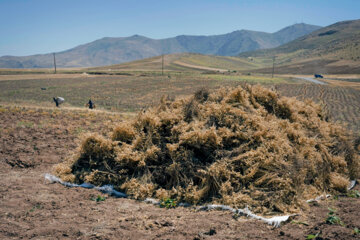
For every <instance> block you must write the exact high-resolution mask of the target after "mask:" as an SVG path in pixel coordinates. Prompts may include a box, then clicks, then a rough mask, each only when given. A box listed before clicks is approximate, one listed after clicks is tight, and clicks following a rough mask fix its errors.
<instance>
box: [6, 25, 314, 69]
mask: <svg viewBox="0 0 360 240" xmlns="http://www.w3.org/2000/svg"><path fill="white" fill-rule="evenodd" d="M320 28H321V27H320V26H315V25H309V24H304V23H301V24H294V25H291V26H289V27H286V28H283V29H281V30H280V31H277V32H275V33H266V32H259V31H250V30H239V31H234V32H231V33H227V34H222V35H212V36H190V35H180V36H176V37H173V38H166V39H151V38H147V37H144V36H140V35H134V36H131V37H119V38H110V37H105V38H102V39H99V40H96V41H93V42H90V43H87V44H84V45H80V46H77V47H74V48H72V49H69V50H66V51H63V52H58V53H56V63H57V66H58V67H92V66H105V65H112V64H119V63H123V62H130V61H134V60H139V59H144V58H148V57H153V56H159V55H162V54H171V53H184V52H191V53H200V54H210V55H219V56H236V55H238V54H240V53H243V52H247V51H254V50H258V49H268V48H274V47H277V46H280V45H283V44H285V43H288V42H290V41H292V40H294V39H297V38H299V37H302V36H304V35H307V34H309V33H311V32H313V31H316V30H318V29H320ZM50 67H53V54H52V53H49V54H38V55H31V56H24V57H16V56H3V57H0V68H50Z"/></svg>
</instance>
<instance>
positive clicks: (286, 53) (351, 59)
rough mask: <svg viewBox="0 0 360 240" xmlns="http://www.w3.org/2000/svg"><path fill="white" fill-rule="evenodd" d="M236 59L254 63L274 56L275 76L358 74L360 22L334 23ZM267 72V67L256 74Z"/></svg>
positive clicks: (359, 69)
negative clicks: (277, 73)
mask: <svg viewBox="0 0 360 240" xmlns="http://www.w3.org/2000/svg"><path fill="white" fill-rule="evenodd" d="M238 56H239V57H243V58H249V57H250V58H254V60H265V59H270V58H273V57H274V56H276V64H277V65H278V67H277V71H278V72H279V73H302V74H313V73H316V72H318V73H360V19H358V20H348V21H341V22H337V23H334V24H332V25H329V26H327V27H324V28H321V29H318V30H316V31H314V32H312V33H310V34H308V35H305V36H302V37H300V38H297V39H295V40H293V41H290V42H288V43H286V44H284V45H281V46H278V47H276V48H272V49H262V50H256V51H252V52H244V53H240V54H239V55H238ZM271 71H272V68H271V66H269V67H268V68H264V69H262V70H261V69H260V70H259V72H264V73H269V72H271Z"/></svg>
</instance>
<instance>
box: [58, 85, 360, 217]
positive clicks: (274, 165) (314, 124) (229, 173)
mask: <svg viewBox="0 0 360 240" xmlns="http://www.w3.org/2000/svg"><path fill="white" fill-rule="evenodd" d="M327 119H328V118H327V116H326V114H324V112H323V111H322V109H321V107H320V106H319V105H317V104H315V103H313V102H312V101H310V100H308V101H306V102H301V101H298V100H296V99H295V98H286V97H279V96H278V94H277V93H275V92H273V91H271V90H268V89H265V88H263V87H261V86H258V85H257V86H249V85H244V86H243V87H237V88H234V89H221V90H218V91H217V92H214V93H211V94H210V93H208V92H207V91H206V90H200V91H198V92H196V93H195V95H194V96H193V97H191V98H187V99H180V100H176V101H173V100H170V99H168V98H165V97H164V98H162V101H161V104H160V105H159V106H157V107H154V108H151V109H148V110H147V111H144V112H141V113H139V115H138V117H137V118H136V119H134V120H132V121H129V122H124V123H121V124H120V125H119V126H118V127H116V128H115V129H114V131H113V134H112V139H105V138H103V137H101V136H99V135H96V134H94V135H90V136H88V137H87V138H85V139H84V140H83V142H82V144H81V146H79V149H78V151H77V152H76V153H75V154H74V156H71V157H69V158H68V159H67V160H66V161H64V162H63V163H61V164H58V165H57V166H56V167H55V169H54V171H55V173H56V174H57V175H58V176H60V177H61V178H62V179H63V180H66V181H71V182H77V183H81V182H90V183H93V184H96V185H104V184H113V185H114V186H115V187H116V188H117V189H119V190H121V191H124V192H126V193H127V194H128V195H130V196H131V197H133V198H135V199H144V198H146V197H156V198H159V199H168V198H171V199H176V200H177V201H183V202H188V203H193V204H202V203H205V202H214V203H223V204H228V205H231V206H233V207H239V208H243V207H245V206H249V207H251V209H252V210H253V211H255V212H261V213H269V212H273V211H280V212H296V211H299V210H300V209H301V208H302V207H304V205H303V202H304V201H303V200H305V199H308V198H313V197H315V196H317V195H318V194H321V193H323V192H324V191H325V192H333V193H334V192H346V191H347V186H348V183H349V179H355V178H358V177H359V168H360V166H359V154H358V150H359V149H355V148H354V145H353V142H352V139H351V136H350V135H348V134H346V131H344V129H343V128H342V127H340V126H338V125H336V124H333V123H331V122H329V121H328V120H327Z"/></svg>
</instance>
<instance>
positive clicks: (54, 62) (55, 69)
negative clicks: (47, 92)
mask: <svg viewBox="0 0 360 240" xmlns="http://www.w3.org/2000/svg"><path fill="white" fill-rule="evenodd" d="M53 55H54V69H55V72H54V74H56V59H55V53H53Z"/></svg>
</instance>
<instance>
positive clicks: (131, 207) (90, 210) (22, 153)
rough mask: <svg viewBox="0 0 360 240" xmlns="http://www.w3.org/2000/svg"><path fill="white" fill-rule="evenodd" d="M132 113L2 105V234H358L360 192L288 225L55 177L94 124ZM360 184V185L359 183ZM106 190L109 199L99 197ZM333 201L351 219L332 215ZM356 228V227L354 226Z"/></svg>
mask: <svg viewBox="0 0 360 240" xmlns="http://www.w3.org/2000/svg"><path fill="white" fill-rule="evenodd" d="M126 117H127V116H125V115H120V114H113V113H106V112H90V111H87V110H85V111H73V110H66V109H56V110H53V109H35V108H13V107H11V108H9V107H1V108H0V127H1V128H0V146H1V147H0V165H1V167H0V176H1V183H2V184H1V185H0V191H1V197H0V239H306V238H307V237H308V235H311V234H312V235H316V234H318V238H317V239H358V237H359V235H356V234H355V232H354V231H356V229H355V228H358V229H359V228H360V225H359V221H358V219H359V218H360V212H359V211H358V209H359V206H360V199H359V198H353V197H348V196H338V197H336V198H335V197H331V198H329V199H328V200H326V201H322V202H320V203H319V204H311V205H310V207H309V210H308V211H306V212H303V213H301V214H300V215H299V216H296V217H295V218H294V219H293V221H292V222H288V223H286V224H284V225H283V226H281V227H280V228H273V227H272V226H269V225H266V224H265V223H263V222H259V221H257V220H249V219H246V218H244V217H241V218H239V219H234V218H232V215H231V214H230V213H229V212H223V211H210V212H196V211H194V209H192V208H183V207H178V208H175V209H164V208H159V207H157V206H153V205H150V204H146V203H143V202H138V201H135V200H131V199H116V198H113V197H108V196H106V195H104V194H101V193H99V192H97V191H96V190H88V189H82V188H66V187H64V186H62V185H60V184H49V183H47V182H45V180H44V174H45V173H49V172H51V170H52V167H53V165H54V164H56V163H59V162H60V161H62V160H63V159H64V157H66V156H68V155H69V153H70V152H72V151H73V150H74V149H75V148H76V146H77V142H78V141H77V139H78V137H79V136H81V134H84V133H86V132H88V131H91V132H92V131H96V132H99V133H101V134H103V135H105V136H106V135H107V134H108V133H109V132H110V130H111V129H112V127H113V126H114V125H116V124H115V123H116V122H119V121H121V120H122V119H124V118H126ZM355 189H356V190H360V187H359V185H358V186H357V187H356V188H355ZM99 195H101V196H104V197H106V199H105V201H99V202H96V201H94V199H96V198H97V197H98V196H99ZM328 207H331V208H333V209H336V213H335V214H336V216H338V217H339V218H340V219H341V221H342V223H343V225H342V226H341V225H338V224H335V225H331V224H327V223H326V222H325V220H326V218H327V217H328V213H329V210H328ZM354 229H355V230H354Z"/></svg>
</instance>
